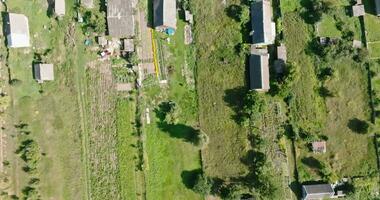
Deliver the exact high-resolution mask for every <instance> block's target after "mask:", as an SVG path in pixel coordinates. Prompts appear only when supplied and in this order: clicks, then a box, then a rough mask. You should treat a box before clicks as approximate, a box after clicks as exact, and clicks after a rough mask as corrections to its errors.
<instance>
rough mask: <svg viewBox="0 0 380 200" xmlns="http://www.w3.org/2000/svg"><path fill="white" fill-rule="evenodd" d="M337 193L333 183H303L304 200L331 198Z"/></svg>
mask: <svg viewBox="0 0 380 200" xmlns="http://www.w3.org/2000/svg"><path fill="white" fill-rule="evenodd" d="M334 194H335V192H334V189H333V187H332V186H331V184H315V185H302V197H303V198H302V199H303V200H322V199H329V198H331V197H333V196H334Z"/></svg>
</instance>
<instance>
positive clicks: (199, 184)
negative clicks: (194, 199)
mask: <svg viewBox="0 0 380 200" xmlns="http://www.w3.org/2000/svg"><path fill="white" fill-rule="evenodd" d="M213 184H214V183H213V180H212V179H210V178H208V177H206V176H205V175H203V174H199V175H198V177H197V180H196V182H195V185H194V187H193V190H194V191H195V192H197V193H199V194H201V195H203V196H207V195H209V194H210V192H211V188H212V186H213Z"/></svg>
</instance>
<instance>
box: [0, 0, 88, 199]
mask: <svg viewBox="0 0 380 200" xmlns="http://www.w3.org/2000/svg"><path fill="white" fill-rule="evenodd" d="M66 3H67V4H68V5H73V3H74V2H73V1H66ZM7 5H8V10H9V11H11V12H16V13H23V14H25V15H26V16H27V17H28V18H29V27H30V35H31V43H32V45H33V47H34V48H33V49H32V48H29V49H10V50H9V58H8V60H7V64H8V65H9V68H10V77H11V79H12V80H18V81H16V82H17V83H18V84H14V85H12V86H11V88H10V96H11V99H12V105H11V107H10V108H9V110H8V111H7V112H8V115H7V116H8V117H7V122H8V125H7V127H6V134H8V136H9V137H8V138H10V139H9V140H10V141H8V142H9V145H10V146H9V148H8V159H9V161H10V166H11V169H12V170H10V174H11V182H12V183H13V186H12V188H11V190H10V191H9V192H10V194H13V193H14V194H16V195H17V196H19V197H20V198H21V197H23V195H22V191H23V193H24V195H26V194H25V188H26V186H28V184H29V183H28V182H29V181H30V180H29V179H30V176H31V175H28V174H27V173H25V172H24V170H23V169H22V168H23V167H24V164H23V161H21V160H20V159H19V158H18V157H19V156H18V155H16V154H15V153H14V152H15V151H16V149H17V148H18V145H19V143H20V142H21V141H24V140H25V139H32V140H35V141H36V143H37V144H38V145H39V147H40V149H41V151H42V158H41V160H40V161H39V164H38V168H37V174H35V175H33V176H37V178H38V179H40V183H39V187H38V190H39V191H38V192H39V193H40V195H41V198H42V199H83V198H85V197H86V195H87V194H86V190H85V179H86V177H85V174H84V167H83V163H82V161H81V160H82V159H81V158H82V152H81V148H82V143H81V137H80V136H81V124H80V121H81V120H80V118H79V116H80V114H79V111H78V99H77V94H78V93H77V87H76V86H77V78H76V75H75V74H76V72H77V70H78V68H79V67H81V66H80V63H81V62H83V60H82V58H83V57H85V56H84V55H83V52H81V51H79V52H77V53H78V54H73V52H72V51H71V49H67V48H66V46H65V45H67V44H66V43H64V40H65V38H66V37H67V33H68V31H69V28H68V27H70V26H69V22H70V21H69V19H70V16H72V14H73V13H72V12H73V10H72V8H71V7H68V10H67V12H68V13H69V16H68V17H67V18H65V19H64V20H63V21H60V22H57V21H56V20H55V19H52V18H49V17H48V16H47V2H46V1H44V2H43V3H42V2H39V1H38V2H36V1H28V2H23V1H19V0H16V1H10V2H7ZM73 37H76V35H74V36H73ZM75 40H76V41H77V38H76V39H75ZM77 42H78V43H79V44H81V43H82V42H81V41H77ZM79 46H80V45H79ZM78 49H81V48H80V47H78ZM3 53H4V52H3ZM38 54H40V55H42V54H46V56H44V55H43V56H42V59H43V61H45V62H51V63H54V67H55V81H52V82H45V83H44V84H42V85H39V84H37V82H36V81H35V80H34V79H33V74H32V63H33V61H35V57H36V55H38ZM63 58H65V59H63ZM19 123H25V124H28V126H27V129H28V131H29V132H30V134H29V135H23V134H20V133H18V130H16V129H15V127H14V126H15V125H17V124H19ZM12 135H13V137H11V136H12Z"/></svg>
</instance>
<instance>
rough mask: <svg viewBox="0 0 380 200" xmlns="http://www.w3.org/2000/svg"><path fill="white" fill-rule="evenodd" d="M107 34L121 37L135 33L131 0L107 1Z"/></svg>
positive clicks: (131, 35)
mask: <svg viewBox="0 0 380 200" xmlns="http://www.w3.org/2000/svg"><path fill="white" fill-rule="evenodd" d="M107 24H108V34H109V35H110V36H112V37H117V38H123V37H133V36H134V35H135V22H134V15H133V8H132V0H108V2H107Z"/></svg>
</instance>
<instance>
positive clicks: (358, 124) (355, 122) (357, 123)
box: [347, 118, 369, 134]
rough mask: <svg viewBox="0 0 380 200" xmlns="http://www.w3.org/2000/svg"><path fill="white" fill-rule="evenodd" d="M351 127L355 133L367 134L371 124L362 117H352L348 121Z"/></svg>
mask: <svg viewBox="0 0 380 200" xmlns="http://www.w3.org/2000/svg"><path fill="white" fill-rule="evenodd" d="M347 126H348V128H349V129H351V130H352V131H353V132H355V133H359V134H366V133H368V129H369V124H368V123H367V122H366V121H364V120H361V119H358V118H353V119H350V120H349V121H348V123H347Z"/></svg>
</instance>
